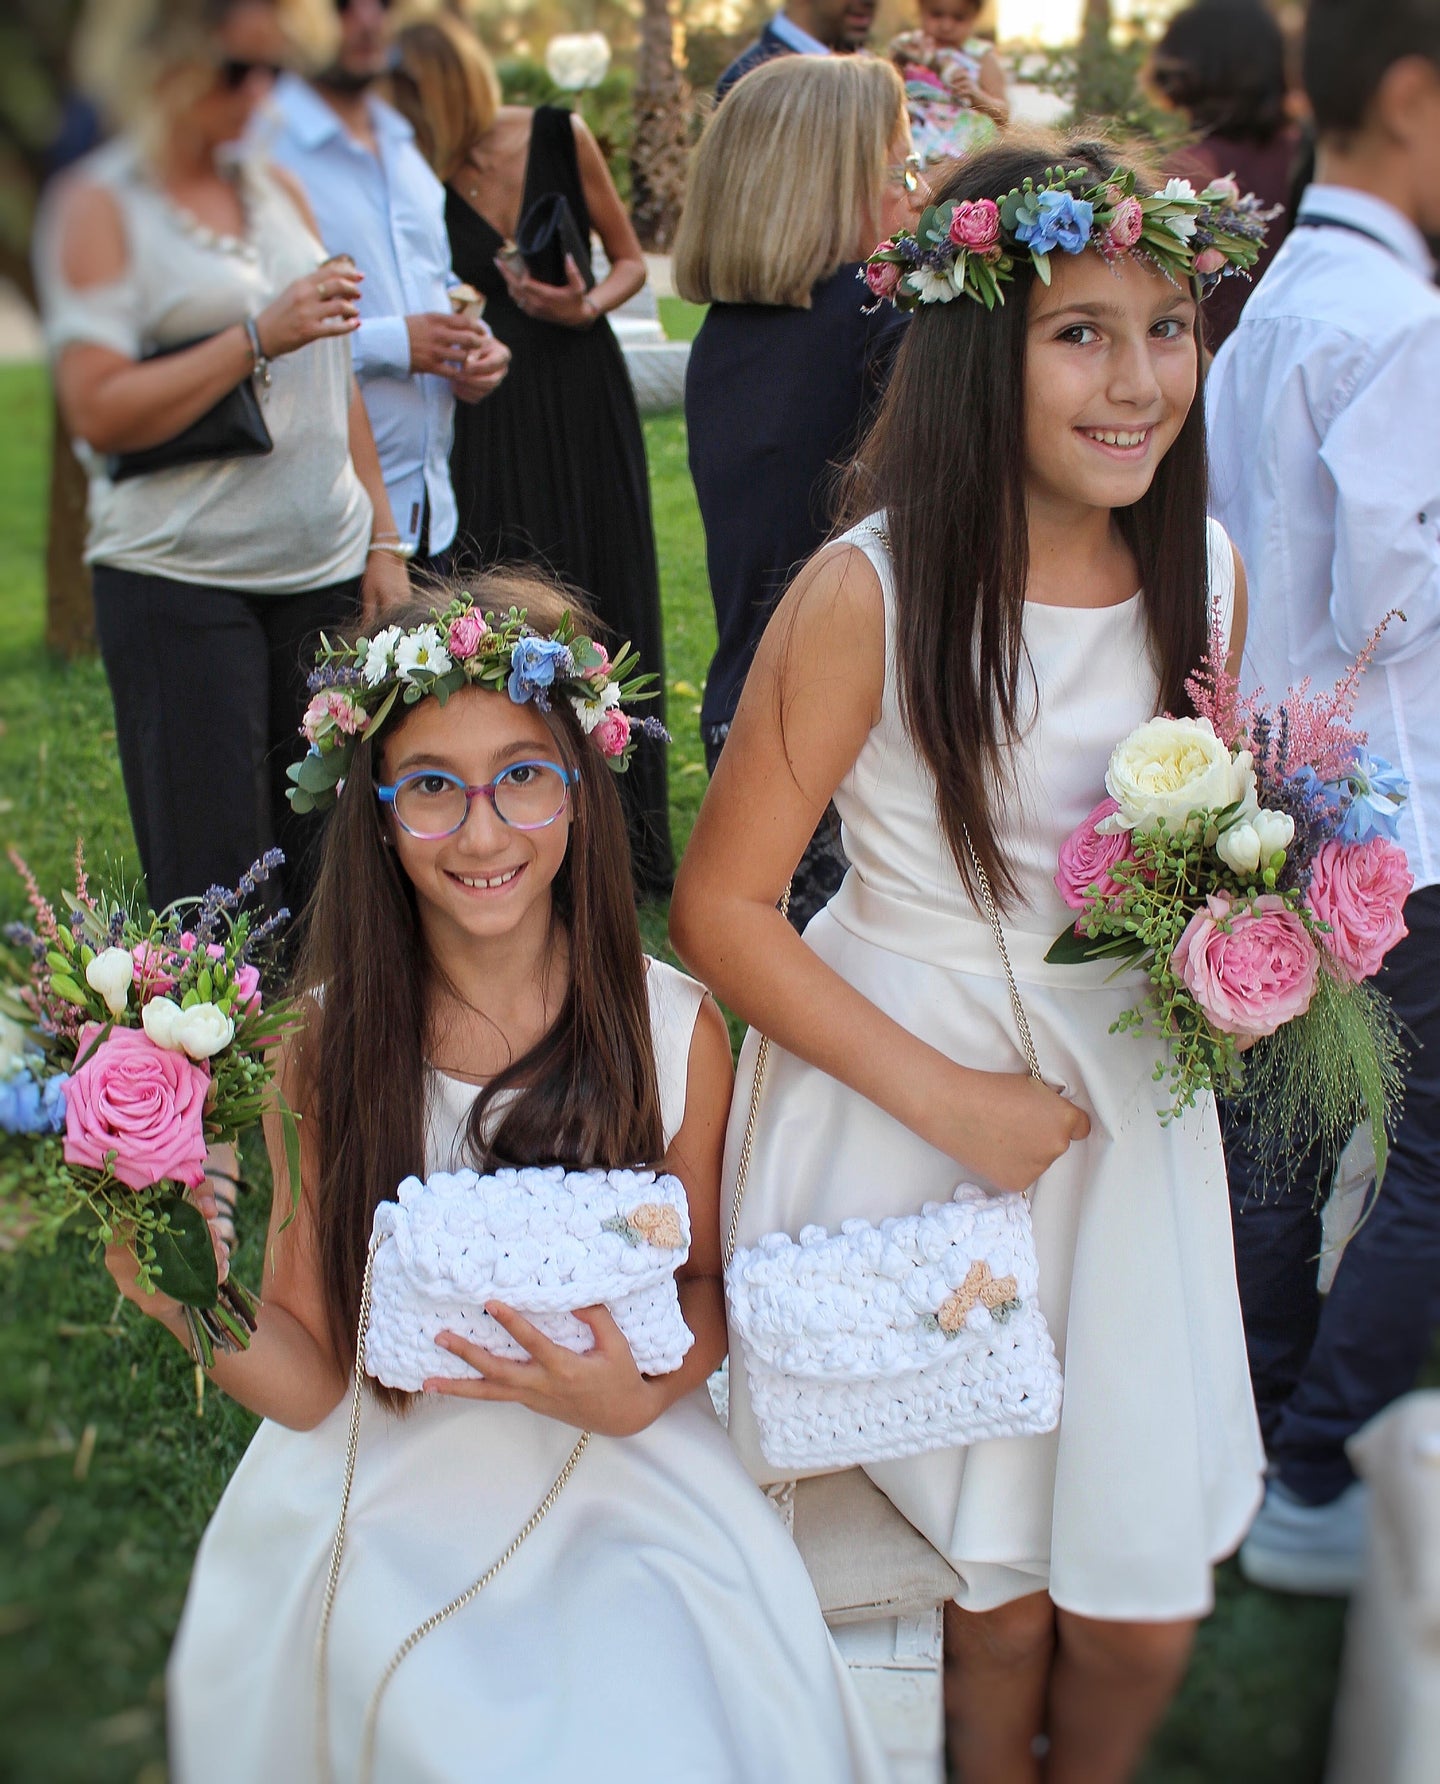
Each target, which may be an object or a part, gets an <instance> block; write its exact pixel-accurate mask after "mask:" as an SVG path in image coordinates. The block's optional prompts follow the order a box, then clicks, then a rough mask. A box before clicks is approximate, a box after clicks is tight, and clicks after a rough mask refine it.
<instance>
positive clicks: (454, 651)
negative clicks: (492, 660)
mask: <svg viewBox="0 0 1440 1784" xmlns="http://www.w3.org/2000/svg"><path fill="white" fill-rule="evenodd" d="M489 630H490V628H489V626H487V625H486V623H485V621H484V620H483V619H481V617H480V615H479V614H478V613H476V612H474V611H473V610H472V611H471V612H469V613H462V614H461V615H460V616H459V617H458V618H457V619H452V620H451V622H450V627H449V630H448V631H447V632H446V634H445V644H446V647H447V649H448V650H449V652H450V655H451V656H452V657H454V658H455V659H456V661H457V662H459V661H463V659H464V658H466V657H473V656H474V655H475V652H476V651H477V650H479V648H480V640H481V639H482V638H483V637H484V636H485V634H486V633H487V632H488V631H489Z"/></svg>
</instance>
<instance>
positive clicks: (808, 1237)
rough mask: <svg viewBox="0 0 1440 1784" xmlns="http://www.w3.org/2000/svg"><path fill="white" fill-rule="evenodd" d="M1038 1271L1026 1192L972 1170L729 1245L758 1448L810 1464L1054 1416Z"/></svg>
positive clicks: (1049, 1424)
mask: <svg viewBox="0 0 1440 1784" xmlns="http://www.w3.org/2000/svg"><path fill="white" fill-rule="evenodd" d="M1039 1274H1040V1273H1039V1270H1038V1268H1037V1265H1036V1261H1035V1240H1034V1235H1033V1234H1032V1232H1031V1229H1030V1210H1029V1208H1028V1206H1027V1204H1026V1201H1025V1198H1024V1197H1023V1196H1014V1195H1004V1196H990V1195H986V1193H985V1192H984V1190H981V1189H977V1188H976V1187H975V1186H974V1185H973V1184H968V1183H962V1184H961V1185H960V1187H959V1188H958V1189H957V1190H956V1191H955V1198H954V1200H953V1201H951V1202H944V1203H940V1202H927V1203H926V1205H925V1207H924V1209H923V1210H922V1211H921V1212H920V1213H919V1214H907V1215H904V1216H902V1217H899V1218H896V1219H890V1220H882V1221H881V1222H879V1224H878V1225H877V1224H875V1223H874V1222H872V1221H868V1220H847V1221H845V1222H844V1224H843V1225H842V1226H841V1228H840V1231H839V1232H838V1233H827V1232H826V1231H825V1229H824V1227H819V1226H808V1227H802V1228H801V1230H800V1236H799V1239H798V1240H795V1239H792V1238H790V1237H789V1236H788V1235H787V1234H785V1233H767V1234H766V1235H765V1237H764V1238H763V1239H761V1240H760V1242H759V1243H758V1244H757V1245H752V1246H748V1247H745V1248H743V1249H741V1250H738V1251H736V1253H735V1256H734V1259H733V1260H732V1262H731V1265H730V1269H729V1270H728V1272H727V1273H726V1279H725V1286H726V1299H727V1302H728V1304H729V1310H730V1323H731V1329H732V1330H733V1331H734V1332H735V1333H736V1335H737V1336H738V1337H739V1340H740V1346H741V1350H742V1352H743V1354H744V1359H745V1374H746V1378H747V1380H748V1381H749V1384H750V1405H751V1409H752V1411H753V1412H754V1415H755V1422H756V1424H757V1426H758V1427H759V1433H760V1447H761V1448H762V1449H763V1450H764V1452H765V1456H766V1458H767V1460H769V1461H770V1462H772V1463H774V1464H775V1466H776V1467H777V1468H794V1469H796V1470H798V1471H799V1472H802V1473H803V1472H806V1471H811V1470H815V1469H831V1468H847V1467H850V1466H851V1465H853V1464H854V1463H857V1462H879V1461H888V1460H892V1459H894V1458H896V1457H899V1456H909V1455H914V1454H916V1453H918V1452H919V1451H921V1450H928V1449H952V1448H956V1447H958V1446H959V1445H961V1444H967V1443H975V1442H978V1441H979V1440H980V1439H981V1438H984V1437H1024V1436H1029V1435H1032V1434H1034V1433H1037V1432H1041V1431H1049V1430H1052V1429H1053V1428H1054V1426H1055V1423H1056V1421H1057V1420H1058V1418H1059V1416H1060V1394H1061V1376H1060V1366H1059V1364H1058V1363H1057V1362H1056V1360H1055V1346H1054V1344H1053V1343H1052V1342H1051V1339H1050V1333H1049V1330H1048V1328H1047V1327H1046V1324H1045V1319H1044V1315H1043V1314H1042V1313H1041V1311H1040V1305H1039V1301H1038V1298H1037V1295H1038V1290H1039Z"/></svg>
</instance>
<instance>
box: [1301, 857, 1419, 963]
mask: <svg viewBox="0 0 1440 1784" xmlns="http://www.w3.org/2000/svg"><path fill="white" fill-rule="evenodd" d="M1414 884H1415V876H1414V875H1413V874H1412V873H1411V871H1410V864H1409V862H1408V861H1407V860H1406V859H1405V851H1404V850H1403V849H1399V848H1396V846H1395V844H1394V843H1393V842H1389V841H1387V840H1386V838H1385V837H1383V836H1375V837H1372V838H1371V839H1370V841H1369V842H1362V843H1344V842H1327V843H1322V844H1321V846H1320V849H1319V850H1318V852H1317V853H1316V856H1315V860H1314V863H1313V865H1312V866H1311V869H1310V890H1309V891H1308V892H1307V893H1306V894H1305V903H1306V904H1307V905H1308V907H1309V909H1310V913H1311V915H1312V916H1313V917H1315V918H1317V919H1318V921H1320V922H1321V923H1328V924H1329V926H1330V933H1329V934H1328V935H1322V936H1321V937H1320V946H1321V947H1322V948H1323V949H1324V950H1325V954H1326V957H1327V959H1328V960H1329V962H1330V965H1331V967H1332V968H1333V970H1334V972H1335V976H1336V977H1337V978H1338V979H1343V980H1345V981H1346V982H1347V983H1348V984H1351V985H1355V984H1358V983H1359V981H1360V980H1361V979H1368V978H1370V977H1372V976H1373V975H1374V974H1375V973H1377V972H1379V970H1380V962H1381V961H1382V960H1383V959H1384V958H1385V956H1386V955H1387V954H1388V953H1389V952H1390V950H1391V948H1393V947H1394V946H1395V944H1396V942H1398V941H1400V940H1401V939H1402V938H1403V937H1404V936H1407V935H1408V934H1409V933H1410V931H1409V930H1408V929H1407V928H1406V926H1405V919H1404V916H1403V915H1402V914H1401V913H1402V912H1403V910H1404V908H1405V900H1406V898H1407V897H1408V896H1409V893H1410V888H1411V887H1412V886H1413V885H1414Z"/></svg>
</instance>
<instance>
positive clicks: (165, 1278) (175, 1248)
mask: <svg viewBox="0 0 1440 1784" xmlns="http://www.w3.org/2000/svg"><path fill="white" fill-rule="evenodd" d="M155 1212H156V1213H157V1214H168V1215H169V1217H170V1218H169V1225H168V1226H167V1227H166V1229H165V1230H164V1231H162V1232H158V1233H156V1235H155V1274H156V1277H157V1278H158V1279H159V1282H160V1286H161V1288H162V1289H163V1290H164V1291H165V1293H166V1294H167V1295H171V1296H173V1297H174V1299H175V1300H177V1301H179V1302H180V1303H181V1305H182V1306H185V1307H200V1308H206V1307H213V1306H214V1305H215V1302H216V1300H217V1298H218V1297H219V1293H220V1281H219V1277H218V1275H217V1274H216V1270H215V1247H214V1246H213V1245H212V1244H211V1243H210V1228H209V1227H208V1226H207V1225H206V1224H205V1217H204V1215H202V1214H201V1212H200V1210H199V1209H198V1208H197V1207H196V1206H195V1205H194V1203H193V1202H187V1201H186V1200H185V1198H184V1197H183V1196H178V1195H177V1196H164V1197H162V1198H161V1199H160V1200H159V1201H158V1202H156V1203H155Z"/></svg>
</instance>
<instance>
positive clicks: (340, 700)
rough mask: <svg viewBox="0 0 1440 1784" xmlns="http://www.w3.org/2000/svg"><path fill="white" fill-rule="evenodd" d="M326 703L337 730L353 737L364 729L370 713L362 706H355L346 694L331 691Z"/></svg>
mask: <svg viewBox="0 0 1440 1784" xmlns="http://www.w3.org/2000/svg"><path fill="white" fill-rule="evenodd" d="M326 704H327V710H328V711H329V714H330V717H331V718H332V719H334V721H335V728H336V730H337V731H343V732H344V733H345V735H346V736H347V737H354V736H356V735H357V733H359V732H361V731H363V730H364V729H365V726H366V724H367V723H368V721H369V716H370V715H369V714H368V713H367V712H366V711H365V710H364V708H363V707H360V706H357V705H356V704H355V702H354V701H353V700H352V699H351V698H350V696H349V695H348V694H337V693H334V692H332V693H331V694H330V696H329V698H328V700H327V703H326Z"/></svg>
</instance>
